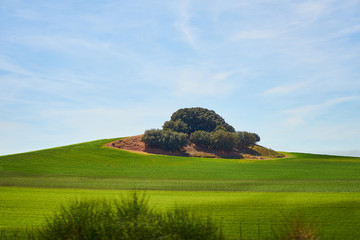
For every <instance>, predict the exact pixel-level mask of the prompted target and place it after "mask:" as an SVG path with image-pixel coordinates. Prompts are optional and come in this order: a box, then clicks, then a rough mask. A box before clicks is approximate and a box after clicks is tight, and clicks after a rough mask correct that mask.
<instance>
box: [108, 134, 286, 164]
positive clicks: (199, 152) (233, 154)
mask: <svg viewBox="0 0 360 240" xmlns="http://www.w3.org/2000/svg"><path fill="white" fill-rule="evenodd" d="M143 136H144V135H143V134H142V135H137V136H132V137H127V138H122V139H118V140H116V141H114V142H110V143H108V144H106V146H107V147H112V148H118V149H123V150H127V151H132V152H137V153H148V154H161V155H172V156H185V157H204V158H233V159H240V158H246V159H261V160H266V159H271V158H282V157H285V155H284V154H282V153H278V152H276V151H274V150H272V149H269V148H266V147H263V146H260V145H257V144H255V145H253V146H250V147H247V148H241V149H239V150H231V151H221V150H214V149H207V148H203V147H199V146H196V145H195V144H194V143H189V144H187V145H186V146H185V147H184V148H183V149H182V150H177V151H166V150H164V149H161V148H155V147H149V146H146V144H145V143H144V142H143V141H142V140H141V139H142V137H143Z"/></svg>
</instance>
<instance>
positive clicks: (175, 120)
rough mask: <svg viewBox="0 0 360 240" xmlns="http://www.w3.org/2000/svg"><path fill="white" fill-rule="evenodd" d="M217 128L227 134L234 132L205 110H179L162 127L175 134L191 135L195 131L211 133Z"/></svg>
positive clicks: (216, 115)
mask: <svg viewBox="0 0 360 240" xmlns="http://www.w3.org/2000/svg"><path fill="white" fill-rule="evenodd" d="M217 127H221V128H223V129H224V130H225V131H228V132H235V129H234V127H233V126H231V125H229V124H228V123H226V122H225V120H224V119H223V118H222V117H221V116H220V115H218V114H217V113H215V111H213V110H209V109H206V108H200V107H196V108H181V109H179V110H177V111H176V112H174V113H173V114H172V115H171V120H170V121H167V122H165V123H164V125H163V129H169V130H172V131H176V132H183V133H188V134H190V133H193V132H195V131H207V132H212V131H214V130H215V129H216V128H217Z"/></svg>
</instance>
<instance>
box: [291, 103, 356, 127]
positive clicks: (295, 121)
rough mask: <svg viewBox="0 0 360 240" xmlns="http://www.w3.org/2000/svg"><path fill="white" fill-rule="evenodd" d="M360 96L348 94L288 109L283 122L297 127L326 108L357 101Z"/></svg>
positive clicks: (320, 113)
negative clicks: (286, 116)
mask: <svg viewBox="0 0 360 240" xmlns="http://www.w3.org/2000/svg"><path fill="white" fill-rule="evenodd" d="M359 100H360V96H348V97H340V98H334V99H329V100H327V101H325V102H323V103H319V104H313V105H306V106H302V107H298V108H294V109H290V110H286V111H284V113H285V114H287V115H289V117H288V118H287V119H286V120H285V122H284V124H285V126H287V127H297V126H300V125H304V124H306V123H307V121H308V120H309V118H314V117H316V116H318V115H322V114H323V113H324V112H325V111H326V110H327V109H328V108H331V107H333V106H335V105H338V104H341V103H346V102H352V101H359Z"/></svg>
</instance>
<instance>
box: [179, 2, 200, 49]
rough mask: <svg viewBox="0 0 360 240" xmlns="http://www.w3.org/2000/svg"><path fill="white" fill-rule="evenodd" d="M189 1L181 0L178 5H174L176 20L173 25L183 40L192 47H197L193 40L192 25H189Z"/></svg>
mask: <svg viewBox="0 0 360 240" xmlns="http://www.w3.org/2000/svg"><path fill="white" fill-rule="evenodd" d="M189 7H190V1H189V0H188V1H182V2H181V4H180V5H178V6H177V7H176V14H177V18H178V19H177V20H176V22H175V27H176V28H177V29H178V31H179V32H180V33H181V35H182V38H183V40H184V41H185V42H186V43H187V44H189V45H190V46H191V47H192V48H196V47H197V43H196V40H195V34H194V27H192V26H191V24H190V20H191V15H190V11H189Z"/></svg>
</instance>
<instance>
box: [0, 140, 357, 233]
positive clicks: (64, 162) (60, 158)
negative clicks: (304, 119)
mask: <svg viewBox="0 0 360 240" xmlns="http://www.w3.org/2000/svg"><path fill="white" fill-rule="evenodd" d="M112 140H114V139H104V140H98V141H93V142H88V143H82V144H76V145H71V146H65V147H59V148H53V149H47V150H41V151H36V152H30V153H23V154H16V155H9V156H2V157H0V229H2V230H3V231H18V230H19V229H26V228H36V227H40V226H41V225H42V224H44V221H45V218H46V216H49V214H51V213H52V212H53V211H54V210H56V209H57V208H58V207H59V206H60V205H62V204H66V203H68V202H70V201H72V200H74V199H98V198H100V199H101V198H119V197H121V196H127V195H129V193H132V192H133V190H134V189H136V190H141V191H144V192H145V193H146V195H147V196H148V197H149V203H150V205H151V206H152V207H154V208H155V209H156V210H159V211H162V210H165V209H169V208H173V207H175V206H184V207H186V208H189V209H191V210H194V211H196V212H198V213H199V214H203V215H208V214H209V215H211V216H213V217H214V218H215V219H216V220H218V221H219V222H220V223H221V224H222V225H223V228H224V232H225V234H226V235H227V236H228V237H229V238H231V239H240V236H241V237H242V238H243V239H266V236H268V235H270V234H272V232H273V231H274V229H276V227H277V226H280V225H282V224H284V223H287V222H289V221H291V219H293V218H295V217H302V218H304V219H305V220H306V221H308V222H311V223H313V224H314V226H315V227H316V228H317V229H318V230H319V234H320V235H321V236H323V239H359V238H360V228H359V226H360V174H359V172H360V158H354V157H340V156H326V155H313V154H303V153H285V154H286V155H288V156H289V157H288V158H284V159H273V160H248V159H206V158H185V157H173V156H160V155H144V154H135V153H130V152H126V151H122V150H117V149H111V148H106V147H103V145H104V144H105V143H107V142H110V141H112Z"/></svg>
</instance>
